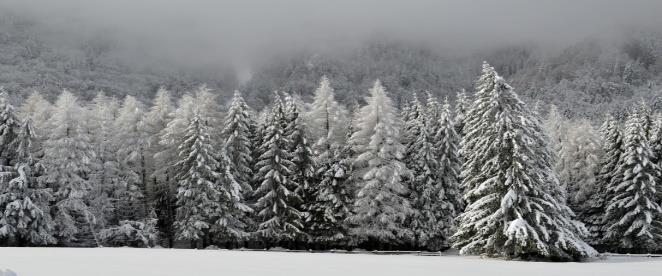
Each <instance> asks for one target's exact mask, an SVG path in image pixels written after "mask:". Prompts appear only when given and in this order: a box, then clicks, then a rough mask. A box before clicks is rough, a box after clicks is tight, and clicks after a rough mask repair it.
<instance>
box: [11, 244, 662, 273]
mask: <svg viewBox="0 0 662 276" xmlns="http://www.w3.org/2000/svg"><path fill="white" fill-rule="evenodd" d="M7 269H10V270H11V271H13V272H15V273H16V275H18V276H42V275H44V276H46V275H48V276H60V275H63V276H64V275H66V276H90V275H94V276H106V275H108V276H110V275H112V276H117V275H139V276H150V275H154V276H169V275H173V276H174V275H177V276H180V275H195V276H206V275H214V276H218V275H232V276H243V275H252V276H254V275H269V276H277V275H287V276H296V275H306V276H309V275H315V276H325V275H334V276H337V275H378V276H388V275H397V276H403V275H404V276H416V275H453V276H461V275H480V276H484V275H509V276H517V275H527V276H530V275H536V276H544V275H550V276H551V275H553V276H557V275H563V276H570V275H601V276H608V275H637V276H642V275H660V273H662V258H647V257H634V256H611V257H608V258H606V259H598V260H595V261H592V262H585V263H544V262H523V261H506V260H497V259H483V258H480V257H466V256H413V255H374V254H333V253H294V252H293V253H290V252H255V251H228V250H190V249H135V248H89V249H87V248H86V249H83V248H0V271H4V270H7Z"/></svg>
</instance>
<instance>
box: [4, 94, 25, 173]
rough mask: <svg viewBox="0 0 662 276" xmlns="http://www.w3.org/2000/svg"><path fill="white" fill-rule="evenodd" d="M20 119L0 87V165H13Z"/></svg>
mask: <svg viewBox="0 0 662 276" xmlns="http://www.w3.org/2000/svg"><path fill="white" fill-rule="evenodd" d="M20 128H21V125H20V121H19V119H18V117H17V114H16V111H15V110H14V106H13V105H12V104H11V103H9V100H8V99H7V94H6V92H5V91H4V89H2V87H0V166H13V165H14V163H15V160H14V159H15V158H16V147H17V143H16V141H15V140H16V139H17V136H18V132H19V129H20ZM1 183H2V182H0V184H1Z"/></svg>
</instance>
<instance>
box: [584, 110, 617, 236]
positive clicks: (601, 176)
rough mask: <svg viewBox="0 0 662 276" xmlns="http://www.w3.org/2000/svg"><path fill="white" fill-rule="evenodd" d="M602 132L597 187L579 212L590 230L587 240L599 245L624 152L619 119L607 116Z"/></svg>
mask: <svg viewBox="0 0 662 276" xmlns="http://www.w3.org/2000/svg"><path fill="white" fill-rule="evenodd" d="M600 133H601V136H602V150H603V151H604V154H603V155H602V156H601V158H600V164H599V172H598V174H597V176H596V183H595V187H596V189H595V191H594V192H593V194H592V195H591V196H590V197H589V198H588V200H587V202H586V205H585V207H584V209H583V210H581V211H580V212H579V214H578V215H579V217H580V218H582V221H583V222H584V224H585V225H586V228H587V229H588V231H589V235H588V236H587V238H586V240H587V242H589V243H590V244H592V245H593V246H598V247H602V246H601V245H602V244H601V243H602V238H603V236H604V230H605V225H604V215H605V210H606V208H607V203H608V202H607V200H608V198H609V197H610V196H609V193H608V189H607V188H608V186H609V185H610V183H611V182H612V180H613V179H614V178H617V177H618V175H616V165H617V163H618V160H619V159H620V158H621V155H622V154H623V148H622V147H623V140H622V134H621V132H620V130H619V124H618V121H616V119H615V118H614V117H613V116H611V115H609V116H607V118H606V119H605V121H604V123H603V124H602V126H601V128H600ZM617 179H620V178H617ZM617 181H619V180H617Z"/></svg>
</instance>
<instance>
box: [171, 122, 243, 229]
mask: <svg viewBox="0 0 662 276" xmlns="http://www.w3.org/2000/svg"><path fill="white" fill-rule="evenodd" d="M178 148H179V154H178V156H179V161H178V162H177V163H175V164H174V166H173V168H172V169H174V170H175V171H176V172H177V174H176V175H175V179H176V180H177V183H178V189H177V195H176V197H177V209H176V212H177V214H176V221H175V225H174V226H175V229H176V237H177V238H178V239H181V240H191V241H198V240H203V241H204V240H206V239H209V238H210V235H211V234H215V235H221V236H228V235H229V236H231V237H239V236H242V235H243V234H244V231H243V227H244V224H243V222H241V220H240V219H239V218H240V215H241V214H239V212H238V209H237V208H238V207H239V205H240V204H241V203H240V202H239V200H240V198H241V188H240V187H239V186H238V185H236V183H223V182H222V179H223V178H222V175H221V173H220V169H221V167H220V166H221V163H220V161H219V160H218V156H217V150H216V149H215V147H214V144H213V142H212V140H211V136H210V134H209V129H208V127H207V125H206V123H205V122H204V121H203V119H201V116H200V114H199V113H197V111H196V113H195V114H194V115H193V118H192V119H191V122H190V124H189V126H188V127H187V129H186V133H185V134H184V136H183V137H182V141H181V142H180V143H179V147H178ZM241 206H243V205H241Z"/></svg>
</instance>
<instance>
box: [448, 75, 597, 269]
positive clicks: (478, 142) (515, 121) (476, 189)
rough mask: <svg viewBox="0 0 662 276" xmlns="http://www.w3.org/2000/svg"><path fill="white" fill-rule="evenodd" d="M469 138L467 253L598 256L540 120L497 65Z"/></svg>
mask: <svg viewBox="0 0 662 276" xmlns="http://www.w3.org/2000/svg"><path fill="white" fill-rule="evenodd" d="M477 84H478V87H477V88H478V91H477V92H476V99H475V102H474V103H473V105H472V108H471V110H470V111H469V113H468V117H467V119H468V120H467V124H466V126H465V133H466V136H465V137H464V140H463V153H464V154H465V155H464V157H465V158H466V161H465V163H464V165H463V172H462V177H463V179H462V185H463V186H464V187H465V189H466V190H465V195H464V199H465V200H466V201H467V203H468V206H467V208H466V210H465V211H464V213H462V214H461V215H460V217H459V229H458V231H457V232H456V233H455V235H454V236H453V239H454V247H456V248H458V249H460V253H461V254H484V255H488V256H503V257H508V258H530V257H532V258H542V259H558V260H578V259H583V258H586V257H591V256H594V255H596V254H597V252H595V250H594V249H593V248H592V247H590V246H589V245H587V244H586V243H585V242H584V241H582V239H581V237H582V236H583V235H584V232H585V231H584V229H583V226H582V225H581V223H578V222H577V221H575V220H573V218H572V211H570V209H569V208H568V207H567V206H566V205H565V203H564V202H562V201H560V200H559V197H558V196H555V194H557V193H559V183H558V179H557V177H556V175H555V173H554V171H553V170H552V168H551V153H550V152H549V144H548V142H547V138H546V137H545V135H544V134H543V132H542V127H541V124H540V122H539V121H538V120H537V119H536V117H535V116H533V115H532V114H531V111H529V110H528V109H527V108H526V106H525V105H524V103H523V102H522V101H520V100H519V98H518V97H517V95H516V94H515V93H514V92H513V90H512V88H511V87H510V86H509V85H508V84H507V83H506V82H505V81H504V79H503V78H501V77H499V76H498V75H497V73H496V72H495V70H494V68H492V66H490V65H489V64H487V63H484V64H483V74H482V76H481V77H480V78H479V80H478V82H477Z"/></svg>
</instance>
